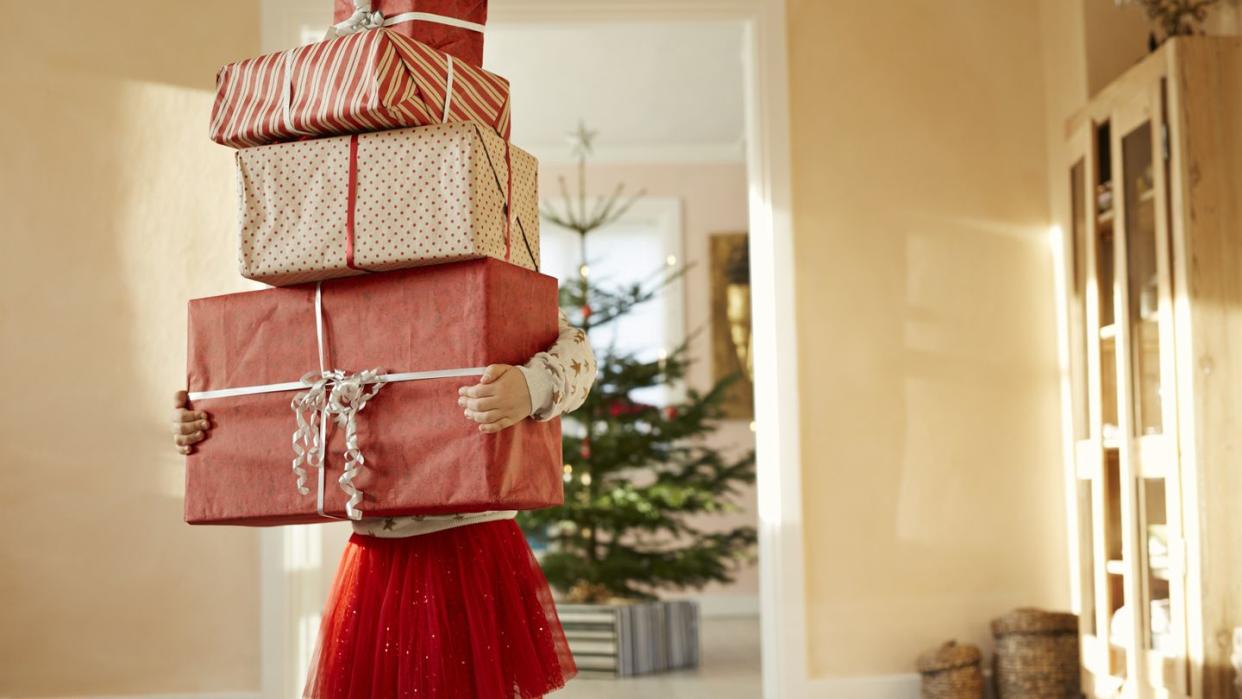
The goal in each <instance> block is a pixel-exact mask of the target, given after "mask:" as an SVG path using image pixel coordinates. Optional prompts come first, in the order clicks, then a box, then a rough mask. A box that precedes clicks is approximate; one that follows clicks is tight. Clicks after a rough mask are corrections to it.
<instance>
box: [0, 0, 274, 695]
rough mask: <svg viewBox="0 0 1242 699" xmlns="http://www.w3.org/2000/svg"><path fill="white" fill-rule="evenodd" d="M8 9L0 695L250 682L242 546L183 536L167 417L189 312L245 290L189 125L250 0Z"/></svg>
mask: <svg viewBox="0 0 1242 699" xmlns="http://www.w3.org/2000/svg"><path fill="white" fill-rule="evenodd" d="M4 14H5V19H6V22H8V23H9V26H10V27H20V30H14V31H11V32H9V33H8V34H7V36H6V38H5V41H4V42H3V43H2V44H0V56H3V59H2V61H0V90H2V91H3V94H5V95H6V96H7V99H8V100H10V101H9V103H8V104H9V105H10V108H8V109H6V110H5V111H4V112H3V116H2V117H0V119H3V123H2V124H0V159H2V160H3V162H4V163H5V167H4V172H3V174H2V175H0V178H2V179H0V191H2V192H3V193H4V194H3V195H2V196H3V206H0V230H3V231H4V238H5V239H4V246H5V251H4V254H3V255H0V280H2V281H0V283H2V284H3V285H4V287H3V293H0V333H2V336H3V338H4V341H3V343H0V364H3V365H4V366H7V367H13V368H15V369H14V371H13V372H11V374H10V376H9V377H8V379H7V381H6V384H7V386H6V388H7V396H8V400H6V401H5V402H4V404H3V407H0V463H3V465H4V468H3V469H0V522H3V525H4V526H0V532H2V533H0V594H2V595H3V596H4V598H5V599H6V600H9V603H8V606H7V607H6V610H5V621H6V623H5V624H4V625H3V627H2V628H0V657H3V658H5V662H4V666H5V668H4V672H3V673H0V695H2V696H47V695H59V696H64V695H105V694H106V695H122V694H142V693H151V692H200V691H209V690H253V689H255V688H257V687H258V683H259V666H258V646H257V643H258V599H257V591H258V583H257V580H258V537H257V534H256V533H255V532H254V531H248V530H240V529H239V530H226V529H214V530H192V529H190V528H189V527H188V526H187V525H185V524H184V523H183V522H182V520H181V478H182V475H181V460H180V458H179V457H178V456H177V455H176V454H175V453H174V451H173V450H172V449H171V447H170V446H169V443H168V427H167V425H168V419H169V413H170V408H171V398H170V395H169V394H170V392H171V391H172V390H174V389H175V388H177V387H180V386H181V385H182V384H183V383H184V357H185V301H186V299H187V298H189V297H191V296H194V295H206V294H211V293H222V292H226V291H233V290H236V289H237V288H239V287H240V286H241V285H240V283H239V281H238V280H237V277H236V274H235V271H234V267H235V263H234V252H233V243H232V236H233V226H234V223H233V222H234V195H233V193H232V187H233V172H232V165H231V153H230V152H229V151H228V150H227V149H224V148H221V147H219V146H216V145H215V144H212V143H210V142H209V141H208V140H207V125H208V114H209V111H210V108H211V103H212V87H213V82H214V75H215V71H216V68H217V67H219V65H222V64H223V63H225V62H227V61H229V60H234V59H236V58H239V57H242V56H246V55H250V54H253V53H255V52H256V51H257V48H258V4H257V1H252V0H247V1H242V0H227V1H217V2H212V3H196V4H191V3H168V2H162V1H158V0H146V1H138V2H128V3H87V2H79V3H73V4H72V5H71V6H68V7H57V8H55V9H53V8H50V7H48V6H46V5H41V4H38V3H16V2H12V3H5V6H4ZM17 368H20V369H17Z"/></svg>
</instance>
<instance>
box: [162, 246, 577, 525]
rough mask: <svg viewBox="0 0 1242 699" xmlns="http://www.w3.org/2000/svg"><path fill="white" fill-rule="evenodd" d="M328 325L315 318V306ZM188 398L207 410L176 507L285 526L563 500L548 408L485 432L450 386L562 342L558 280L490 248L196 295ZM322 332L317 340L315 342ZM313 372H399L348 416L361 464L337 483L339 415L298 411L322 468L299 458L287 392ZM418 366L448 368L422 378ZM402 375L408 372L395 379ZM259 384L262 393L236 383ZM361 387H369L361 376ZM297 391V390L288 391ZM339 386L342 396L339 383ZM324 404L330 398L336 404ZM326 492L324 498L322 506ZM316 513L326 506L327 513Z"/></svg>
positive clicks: (205, 520)
mask: <svg viewBox="0 0 1242 699" xmlns="http://www.w3.org/2000/svg"><path fill="white" fill-rule="evenodd" d="M318 304H321V305H322V312H321V313H322V314H321V316H319V317H321V318H322V325H321V326H320V327H318V328H317V324H316V318H317V313H316V309H317V305H318ZM189 321H190V323H189V325H190V334H189V337H190V343H189V367H188V372H187V373H188V386H189V390H190V394H191V404H192V408H193V409H196V410H205V411H207V412H208V413H209V414H210V415H211V420H212V430H211V435H210V436H209V437H208V439H207V440H205V441H203V442H202V443H200V444H199V445H197V446H196V447H195V451H194V453H192V454H191V455H190V456H188V457H187V459H186V494H185V519H186V521H187V522H190V523H192V524H243V525H259V526H262V525H278V524H299V523H312V522H323V521H330V519H331V518H338V519H342V518H347V517H348V515H347V510H348V509H349V508H347V507H346V505H347V501H349V499H350V497H349V495H348V493H350V492H353V491H352V490H351V489H356V491H357V492H358V494H359V497H358V498H357V499H356V500H355V504H356V507H355V508H354V509H355V510H356V513H355V516H361V517H386V516H398V515H436V514H455V513H464V512H480V511H486V510H512V509H518V510H522V509H536V508H540V507H549V506H554V505H558V504H560V503H561V501H562V497H563V490H562V484H561V430H560V423H559V421H557V420H553V421H549V422H535V421H532V420H529V419H528V420H523V421H522V422H520V423H518V424H517V425H515V426H513V427H511V428H509V429H506V430H503V431H501V432H499V433H496V434H484V433H481V432H479V431H478V426H477V425H476V424H475V423H473V422H471V421H469V420H467V419H466V418H465V417H464V416H463V415H462V409H461V408H460V407H458V405H457V389H458V387H460V386H463V385H468V384H473V383H475V382H476V381H477V380H478V378H477V374H478V373H479V372H481V370H482V368H483V367H485V366H487V365H488V364H495V363H504V364H515V365H516V364H522V363H524V362H525V361H526V360H527V359H529V358H530V357H531V356H532V355H534V354H535V353H537V352H539V351H542V350H544V349H546V348H547V347H549V346H550V345H551V344H552V343H553V342H555V340H556V337H557V304H556V280H555V279H553V278H551V277H547V276H544V275H541V274H538V273H536V272H532V271H529V270H525V269H522V268H520V267H516V266H514V265H510V264H506V263H504V262H500V261H498V260H494V259H490V258H488V259H482V260H471V261H468V262H460V263H456V264H450V265H439V266H434V267H422V268H417V269H409V270H400V271H395V272H388V273H385V274H377V275H367V276H362V277H351V278H348V279H338V280H333V281H328V282H323V283H322V285H321V286H317V285H315V284H308V285H304V286H293V287H284V288H279V289H269V290H264V291H252V292H246V293H240V294H229V295H225V296H214V297H210V298H203V299H195V300H192V301H190V305H189ZM320 338H322V339H320ZM321 346H322V351H323V357H324V359H323V362H324V367H325V368H326V369H328V370H330V371H331V370H341V372H340V373H339V374H337V375H336V381H335V383H333V382H332V381H327V382H324V381H320V382H319V383H320V384H321V385H324V384H326V386H325V390H326V391H331V390H332V388H333V387H334V386H336V387H338V388H341V389H342V393H341V395H345V394H346V392H347V390H348V387H349V385H350V384H351V381H357V380H358V379H359V377H362V378H363V379H365V378H366V374H365V370H370V369H379V373H380V374H385V375H388V376H390V377H392V378H393V379H394V380H392V381H391V382H388V383H384V384H382V385H380V386H379V387H378V390H377V391H376V392H375V394H374V396H373V397H372V398H370V400H369V401H368V402H366V404H365V406H363V407H364V409H363V410H361V411H359V412H358V413H357V414H356V415H353V416H352V417H353V424H354V426H355V428H356V434H355V435H354V437H355V439H356V444H354V445H352V446H355V447H356V448H357V450H358V451H359V452H361V454H362V455H363V457H364V459H365V462H364V463H362V464H361V467H360V468H359V469H358V471H357V473H356V474H354V475H353V477H352V479H348V480H347V482H346V483H344V484H342V483H341V482H340V479H341V476H342V473H343V472H344V470H345V464H346V457H345V454H344V452H345V449H346V433H347V432H348V431H349V430H348V428H347V427H346V426H345V425H343V424H339V423H338V422H337V419H342V418H340V417H338V415H335V414H333V415H330V417H332V418H333V419H332V420H331V421H327V422H321V420H320V415H319V414H315V413H313V412H311V413H304V414H303V419H302V421H301V422H302V425H303V429H302V431H301V436H302V437H303V439H301V442H300V443H301V445H302V447H301V448H303V449H306V448H307V447H308V446H309V445H310V444H311V442H312V440H313V438H314V437H316V436H317V435H318V434H320V430H321V427H322V426H323V425H326V434H327V445H328V448H327V450H326V456H325V458H324V467H323V469H319V468H315V467H314V464H313V459H312V463H310V464H307V463H302V464H301V468H302V471H303V473H304V474H305V475H304V478H303V479H302V480H303V485H304V486H305V487H304V489H303V490H304V492H299V488H298V484H299V478H298V476H297V474H296V473H295V470H294V468H293V467H294V457H295V451H294V447H293V445H292V442H293V439H292V437H293V436H294V434H295V430H297V429H298V427H299V420H298V419H297V418H296V417H295V413H294V410H293V409H292V407H291V401H296V400H297V398H301V397H303V396H305V395H306V391H307V388H308V387H307V386H306V385H304V384H303V382H300V381H299V379H302V377H303V376H304V375H305V374H307V372H311V375H309V376H307V377H306V379H305V381H308V382H314V381H316V380H318V379H319V378H320V377H321V376H322V374H321V368H320V367H321V363H320V348H321ZM420 372H445V373H447V374H455V375H450V376H447V377H443V378H422V377H421V375H420ZM402 374H406V375H407V378H408V376H409V375H410V374H413V375H414V376H415V377H417V380H403V379H402V377H401V375H402ZM253 387H263V390H265V391H266V392H260V393H249V394H245V395H230V394H231V393H233V392H235V391H232V390H231V389H242V391H241V392H242V393H247V391H248V390H250V391H252V390H254V388H253ZM361 388H362V389H363V390H366V391H370V390H375V389H376V385H375V384H366V383H363V385H362V386H361ZM295 397H296V398H295ZM332 397H333V398H336V397H337V395H336V394H335V393H334V394H333V396H332ZM329 404H331V402H329ZM321 497H322V503H321ZM321 510H322V513H321Z"/></svg>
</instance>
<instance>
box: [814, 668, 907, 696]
mask: <svg viewBox="0 0 1242 699" xmlns="http://www.w3.org/2000/svg"><path fill="white" fill-rule="evenodd" d="M920 691H921V680H920V678H919V676H918V675H917V674H914V673H911V674H906V675H878V676H875V677H834V678H830V679H820V680H810V681H808V682H807V692H806V696H807V699H919V694H920Z"/></svg>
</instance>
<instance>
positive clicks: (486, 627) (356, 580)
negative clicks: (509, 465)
mask: <svg viewBox="0 0 1242 699" xmlns="http://www.w3.org/2000/svg"><path fill="white" fill-rule="evenodd" d="M576 672H577V669H576V667H575V666H574V661H573V657H572V656H571V655H570V653H569V646H568V645H567V644H566V643H565V634H564V632H563V631H562V630H561V623H560V621H559V620H558V619H557V616H556V607H555V606H554V605H553V602H552V592H551V590H550V589H549V588H548V582H547V579H546V578H544V576H543V571H541V570H540V569H539V564H538V562H537V561H536V560H535V557H534V555H533V554H532V553H531V550H530V547H529V546H528V545H527V544H526V539H525V538H524V537H523V536H522V532H521V530H520V529H518V526H517V524H516V523H514V522H513V521H512V520H502V521H497V522H485V523H482V524H472V525H467V526H464V527H457V528H455V529H447V530H444V531H439V532H435V533H432V534H424V535H421V536H413V537H408V538H402V539H381V538H377V537H371V536H365V535H359V534H355V535H353V536H352V537H351V538H350V540H349V544H348V545H347V546H346V547H345V554H344V556H342V557H341V565H340V569H339V570H338V571H337V574H336V582H335V583H333V586H332V591H331V593H330V594H329V596H328V604H327V607H326V609H325V611H324V617H323V622H322V625H321V626H320V631H319V646H318V648H317V650H316V652H315V657H314V658H313V659H312V661H311V670H310V676H309V677H308V678H307V682H306V689H305V692H304V694H303V696H304V697H306V698H307V699H403V698H406V697H409V698H417V699H533V698H535V697H541V696H543V695H544V694H547V693H548V692H551V691H553V690H555V689H559V688H560V687H563V686H564V685H565V682H566V681H567V680H569V679H570V678H571V677H573V676H574V674H575V673H576Z"/></svg>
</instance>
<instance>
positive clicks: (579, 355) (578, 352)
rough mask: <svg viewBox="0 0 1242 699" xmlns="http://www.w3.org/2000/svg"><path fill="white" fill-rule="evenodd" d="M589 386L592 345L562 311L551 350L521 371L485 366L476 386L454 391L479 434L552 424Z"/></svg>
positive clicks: (505, 366) (579, 402)
mask: <svg viewBox="0 0 1242 699" xmlns="http://www.w3.org/2000/svg"><path fill="white" fill-rule="evenodd" d="M594 382H595V353H594V352H593V351H592V350H591V343H590V341H589V340H588V339H587V336H586V333H584V332H582V331H581V330H579V329H578V328H575V327H574V326H573V325H570V323H569V320H568V319H567V318H566V317H565V314H564V313H563V312H562V313H561V314H560V335H559V336H558V337H557V339H556V342H555V343H554V344H553V345H552V346H551V347H549V348H548V349H547V350H546V351H544V352H540V353H539V354H536V355H535V356H534V357H531V358H530V361H528V362H526V364H525V365H523V366H520V367H514V366H510V365H508V364H493V365H492V366H489V367H487V370H486V371H485V372H484V374H483V377H482V378H481V379H480V380H479V383H477V384H475V385H474V386H464V387H462V388H461V389H460V390H459V391H458V399H457V404H458V405H459V406H461V407H462V408H463V409H464V410H465V415H466V417H467V418H468V419H471V420H474V421H475V422H478V423H479V430H480V431H481V432H499V431H500V430H503V429H505V428H506V427H509V426H511V425H514V424H517V423H518V422H520V421H521V420H523V419H525V418H527V417H532V418H534V419H536V420H551V419H552V418H554V417H556V416H558V415H561V414H562V413H567V412H569V411H571V410H574V409H575V408H577V407H578V406H580V405H582V402H583V401H584V400H586V397H587V394H589V393H590V392H591V384H593V383H594Z"/></svg>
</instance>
